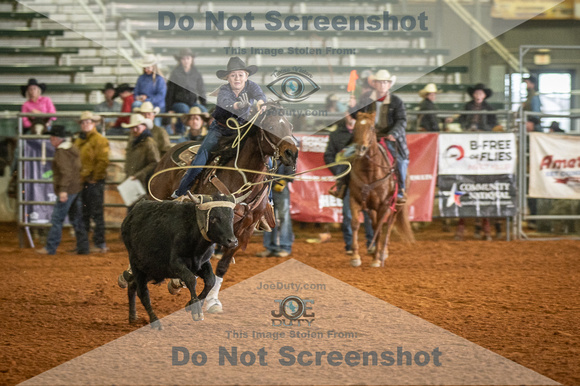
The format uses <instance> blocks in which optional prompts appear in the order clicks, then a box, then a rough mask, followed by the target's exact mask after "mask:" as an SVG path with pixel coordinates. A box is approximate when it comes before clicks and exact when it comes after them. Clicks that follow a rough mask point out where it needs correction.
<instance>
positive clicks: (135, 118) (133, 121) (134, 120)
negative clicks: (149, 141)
mask: <svg viewBox="0 0 580 386" xmlns="http://www.w3.org/2000/svg"><path fill="white" fill-rule="evenodd" d="M139 125H145V127H147V128H148V129H149V130H151V129H152V128H153V121H152V120H151V119H147V118H145V117H144V116H143V115H141V114H131V118H130V119H129V123H121V126H123V128H124V129H130V128H132V127H135V126H139Z"/></svg>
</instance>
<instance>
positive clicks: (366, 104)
mask: <svg viewBox="0 0 580 386" xmlns="http://www.w3.org/2000/svg"><path fill="white" fill-rule="evenodd" d="M396 79H397V77H396V76H394V75H391V74H390V73H389V71H387V70H379V71H377V73H376V74H375V75H373V86H374V90H373V91H372V92H371V93H370V94H368V95H363V96H362V97H361V99H360V100H359V102H358V105H357V107H356V108H355V112H354V113H353V114H354V115H356V112H358V111H362V112H373V111H374V112H376V116H375V127H376V130H377V137H385V139H386V141H387V147H388V148H389V152H390V153H391V154H392V155H393V156H394V157H395V158H396V160H397V162H396V166H397V179H398V183H399V191H398V193H397V203H398V204H403V203H405V202H406V201H407V199H406V194H405V184H406V181H405V180H406V178H407V168H408V166H409V148H408V146H407V137H406V129H407V113H406V112H405V105H404V104H403V101H402V100H401V98H399V97H398V96H396V95H394V94H391V93H390V89H391V87H392V86H393V85H394V84H395V81H396Z"/></svg>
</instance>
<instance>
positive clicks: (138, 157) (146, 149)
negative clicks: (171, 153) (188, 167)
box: [123, 114, 160, 189]
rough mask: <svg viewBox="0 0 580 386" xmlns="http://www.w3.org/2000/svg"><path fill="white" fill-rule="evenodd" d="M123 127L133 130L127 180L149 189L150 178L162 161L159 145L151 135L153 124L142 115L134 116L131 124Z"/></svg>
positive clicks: (126, 170) (128, 157) (126, 164)
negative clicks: (135, 181) (137, 182)
mask: <svg viewBox="0 0 580 386" xmlns="http://www.w3.org/2000/svg"><path fill="white" fill-rule="evenodd" d="M123 127H124V128H126V129H131V136H130V137H129V142H128V144H127V154H126V161H125V174H126V175H127V178H131V179H133V180H139V181H141V183H142V184H143V187H144V188H145V189H147V183H148V182H149V178H151V176H152V175H153V171H154V170H155V167H157V163H158V162H159V160H160V157H159V149H158V148H157V143H156V142H155V140H154V139H153V134H151V129H152V128H153V122H152V121H151V120H150V119H147V118H145V117H144V116H143V115H141V114H133V115H131V119H130V121H129V123H124V124H123Z"/></svg>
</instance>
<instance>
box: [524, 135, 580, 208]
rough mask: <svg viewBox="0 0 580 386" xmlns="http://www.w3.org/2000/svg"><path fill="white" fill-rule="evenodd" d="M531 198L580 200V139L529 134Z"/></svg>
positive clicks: (566, 136)
mask: <svg viewBox="0 0 580 386" xmlns="http://www.w3.org/2000/svg"><path fill="white" fill-rule="evenodd" d="M529 195H530V196H531V197H537V198H561V199H569V200H578V199H580V137H573V136H569V135H553V134H544V133H530V187H529Z"/></svg>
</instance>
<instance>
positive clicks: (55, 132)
mask: <svg viewBox="0 0 580 386" xmlns="http://www.w3.org/2000/svg"><path fill="white" fill-rule="evenodd" d="M50 136H51V137H58V138H66V137H70V136H71V133H69V132H67V131H66V128H65V127H64V126H63V125H54V126H52V129H50Z"/></svg>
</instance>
